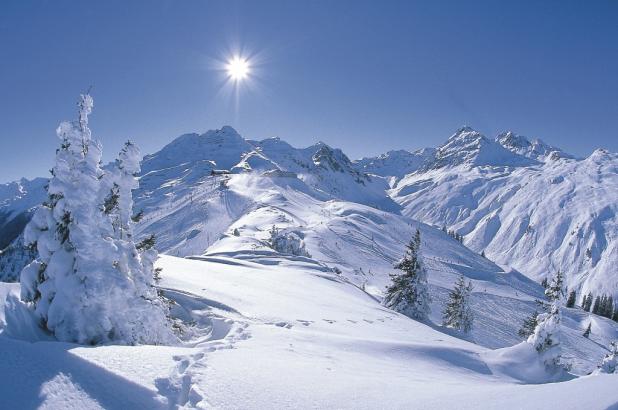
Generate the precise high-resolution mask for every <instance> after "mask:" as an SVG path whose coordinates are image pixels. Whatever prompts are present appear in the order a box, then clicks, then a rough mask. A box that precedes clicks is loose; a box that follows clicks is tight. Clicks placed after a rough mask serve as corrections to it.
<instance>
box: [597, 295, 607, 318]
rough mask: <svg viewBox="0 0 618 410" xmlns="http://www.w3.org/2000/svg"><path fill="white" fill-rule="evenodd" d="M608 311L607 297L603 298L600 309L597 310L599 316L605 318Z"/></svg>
mask: <svg viewBox="0 0 618 410" xmlns="http://www.w3.org/2000/svg"><path fill="white" fill-rule="evenodd" d="M606 311H607V295H603V296H601V301H600V302H599V308H598V309H597V315H599V316H605V312H606Z"/></svg>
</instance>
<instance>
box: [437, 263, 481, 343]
mask: <svg viewBox="0 0 618 410" xmlns="http://www.w3.org/2000/svg"><path fill="white" fill-rule="evenodd" d="M472 289H473V288H472V282H468V285H467V286H466V281H465V279H464V277H463V275H461V276H460V277H459V279H458V280H457V283H455V288H454V289H453V290H452V291H451V292H450V293H449V301H448V303H447V304H446V308H445V309H444V312H443V313H442V319H443V322H442V323H443V325H444V326H447V327H452V328H455V329H458V330H462V331H463V332H464V333H468V332H469V331H470V330H471V329H472V325H473V323H474V313H473V312H472V308H471V306H470V297H471V295H472Z"/></svg>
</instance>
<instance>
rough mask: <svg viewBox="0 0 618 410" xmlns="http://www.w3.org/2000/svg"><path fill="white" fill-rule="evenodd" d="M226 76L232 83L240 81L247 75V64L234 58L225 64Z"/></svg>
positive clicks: (244, 60)
mask: <svg viewBox="0 0 618 410" xmlns="http://www.w3.org/2000/svg"><path fill="white" fill-rule="evenodd" d="M227 74H228V76H230V78H231V79H232V80H234V81H241V80H244V79H245V78H247V76H248V75H249V62H248V61H247V60H246V59H244V58H242V57H240V56H236V57H234V58H232V59H231V60H230V61H228V63H227Z"/></svg>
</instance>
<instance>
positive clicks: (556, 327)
mask: <svg viewBox="0 0 618 410" xmlns="http://www.w3.org/2000/svg"><path fill="white" fill-rule="evenodd" d="M562 284H563V281H562V274H561V273H560V272H559V271H558V272H556V274H555V275H554V276H553V277H552V279H551V282H550V283H549V284H548V286H547V289H546V290H545V295H546V296H547V298H548V299H549V300H550V301H551V306H550V309H549V312H547V313H541V314H540V315H539V316H538V318H537V320H538V325H537V326H536V328H535V329H534V333H533V334H531V335H530V337H528V340H527V342H528V343H529V344H531V345H532V346H533V347H534V349H535V350H536V351H537V352H538V353H539V355H540V356H541V359H542V360H543V363H544V364H545V366H546V367H547V368H548V369H549V370H552V371H553V370H558V369H559V368H561V367H562V364H561V355H562V351H561V350H562V348H561V344H560V333H561V330H560V326H561V319H562V318H561V312H560V308H561V306H562V303H563V302H562V300H563V298H564V288H563V285H562Z"/></svg>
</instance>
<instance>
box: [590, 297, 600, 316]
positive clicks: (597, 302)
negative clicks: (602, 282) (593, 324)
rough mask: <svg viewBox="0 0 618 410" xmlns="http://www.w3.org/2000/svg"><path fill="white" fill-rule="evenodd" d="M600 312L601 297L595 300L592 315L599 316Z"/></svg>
mask: <svg viewBox="0 0 618 410" xmlns="http://www.w3.org/2000/svg"><path fill="white" fill-rule="evenodd" d="M600 310H601V297H600V296H597V297H596V298H595V299H594V305H592V313H594V314H595V315H598V314H599V311H600Z"/></svg>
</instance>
